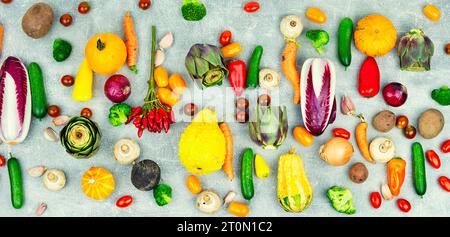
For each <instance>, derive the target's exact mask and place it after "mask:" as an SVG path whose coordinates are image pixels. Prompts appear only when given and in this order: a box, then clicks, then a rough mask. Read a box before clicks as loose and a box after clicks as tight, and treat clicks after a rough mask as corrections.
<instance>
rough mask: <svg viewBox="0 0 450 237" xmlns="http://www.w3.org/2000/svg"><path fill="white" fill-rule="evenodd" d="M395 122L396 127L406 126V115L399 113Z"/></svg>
mask: <svg viewBox="0 0 450 237" xmlns="http://www.w3.org/2000/svg"><path fill="white" fill-rule="evenodd" d="M395 124H396V125H397V128H400V129H404V128H406V127H407V126H408V124H409V120H408V117H406V116H405V115H400V116H398V117H397V119H396V121H395Z"/></svg>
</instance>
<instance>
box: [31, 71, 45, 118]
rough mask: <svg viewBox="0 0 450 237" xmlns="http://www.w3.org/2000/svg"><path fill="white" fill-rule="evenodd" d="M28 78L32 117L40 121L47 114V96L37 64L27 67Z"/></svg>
mask: <svg viewBox="0 0 450 237" xmlns="http://www.w3.org/2000/svg"><path fill="white" fill-rule="evenodd" d="M28 77H29V79H30V87H31V111H32V113H33V116H34V117H36V118H38V119H41V118H43V117H45V115H46V114H47V96H46V95H45V87H44V77H43V76H42V70H41V67H39V64H37V63H34V62H33V63H30V65H28Z"/></svg>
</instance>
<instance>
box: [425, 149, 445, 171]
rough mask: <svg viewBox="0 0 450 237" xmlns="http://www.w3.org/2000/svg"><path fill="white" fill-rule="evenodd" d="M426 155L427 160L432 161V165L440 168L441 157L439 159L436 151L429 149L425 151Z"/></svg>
mask: <svg viewBox="0 0 450 237" xmlns="http://www.w3.org/2000/svg"><path fill="white" fill-rule="evenodd" d="M425 156H426V157H427V160H428V162H429V163H430V165H431V167H433V168H435V169H439V168H440V167H441V159H439V156H438V154H437V153H436V152H435V151H433V150H428V151H427V152H426V153H425Z"/></svg>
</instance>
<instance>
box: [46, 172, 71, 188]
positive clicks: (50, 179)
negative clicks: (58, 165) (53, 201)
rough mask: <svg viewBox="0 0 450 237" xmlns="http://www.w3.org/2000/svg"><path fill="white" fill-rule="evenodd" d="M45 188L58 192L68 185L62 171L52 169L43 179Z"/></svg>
mask: <svg viewBox="0 0 450 237" xmlns="http://www.w3.org/2000/svg"><path fill="white" fill-rule="evenodd" d="M42 181H43V183H44V186H45V187H46V188H47V189H48V190H51V191H58V190H60V189H62V188H64V186H65V185H66V175H65V174H64V172H63V171H62V170H58V169H50V170H47V172H45V174H44V177H43V178H42Z"/></svg>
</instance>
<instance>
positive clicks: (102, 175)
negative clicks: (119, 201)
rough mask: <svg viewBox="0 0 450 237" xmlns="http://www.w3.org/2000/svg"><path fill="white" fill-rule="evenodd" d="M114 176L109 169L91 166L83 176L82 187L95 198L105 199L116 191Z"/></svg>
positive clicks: (89, 195)
mask: <svg viewBox="0 0 450 237" xmlns="http://www.w3.org/2000/svg"><path fill="white" fill-rule="evenodd" d="M114 187H115V182H114V177H113V175H112V174H111V172H109V171H108V170H107V169H104V168H101V167H91V168H90V169H89V170H88V171H86V173H84V174H83V177H82V178H81V189H83V192H84V194H86V196H88V197H90V198H92V199H94V200H103V199H105V198H107V197H108V196H109V195H111V193H112V192H113V191H114Z"/></svg>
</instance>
